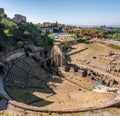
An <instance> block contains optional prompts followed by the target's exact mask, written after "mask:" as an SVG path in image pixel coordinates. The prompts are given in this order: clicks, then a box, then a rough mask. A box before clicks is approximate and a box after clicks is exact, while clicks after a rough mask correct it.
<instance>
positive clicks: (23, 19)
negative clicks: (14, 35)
mask: <svg viewBox="0 0 120 116" xmlns="http://www.w3.org/2000/svg"><path fill="white" fill-rule="evenodd" d="M13 21H14V22H15V23H26V22H27V19H26V17H25V16H22V15H20V14H15V16H14V18H13Z"/></svg>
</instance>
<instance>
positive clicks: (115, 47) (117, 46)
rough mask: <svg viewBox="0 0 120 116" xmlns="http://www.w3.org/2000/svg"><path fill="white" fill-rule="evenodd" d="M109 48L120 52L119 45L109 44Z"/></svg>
mask: <svg viewBox="0 0 120 116" xmlns="http://www.w3.org/2000/svg"><path fill="white" fill-rule="evenodd" d="M108 47H110V48H113V49H117V50H120V46H119V45H115V44H108Z"/></svg>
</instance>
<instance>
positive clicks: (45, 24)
mask: <svg viewBox="0 0 120 116" xmlns="http://www.w3.org/2000/svg"><path fill="white" fill-rule="evenodd" d="M43 25H44V27H50V26H51V25H52V24H51V23H50V22H44V23H43Z"/></svg>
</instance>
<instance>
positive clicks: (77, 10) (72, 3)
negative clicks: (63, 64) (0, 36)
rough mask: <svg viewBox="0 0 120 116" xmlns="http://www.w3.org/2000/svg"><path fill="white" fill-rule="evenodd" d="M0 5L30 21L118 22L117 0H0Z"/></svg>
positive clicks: (119, 2) (7, 12)
mask: <svg viewBox="0 0 120 116" xmlns="http://www.w3.org/2000/svg"><path fill="white" fill-rule="evenodd" d="M0 7H1V8H4V10H5V13H6V14H7V15H8V16H9V17H11V18H12V17H13V16H14V14H22V15H24V16H26V17H27V20H28V21H29V22H33V23H43V22H56V21H58V22H59V23H62V24H71V25H120V0H0Z"/></svg>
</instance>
